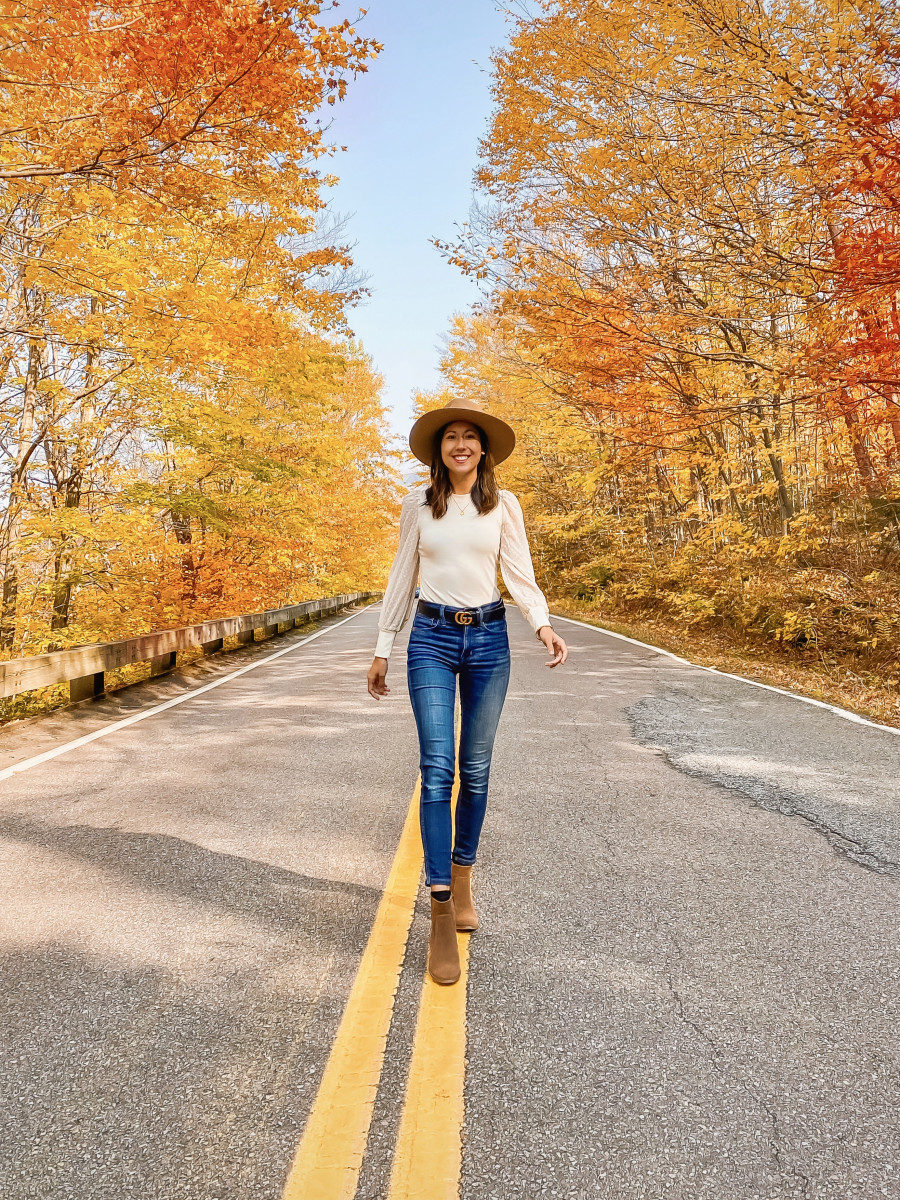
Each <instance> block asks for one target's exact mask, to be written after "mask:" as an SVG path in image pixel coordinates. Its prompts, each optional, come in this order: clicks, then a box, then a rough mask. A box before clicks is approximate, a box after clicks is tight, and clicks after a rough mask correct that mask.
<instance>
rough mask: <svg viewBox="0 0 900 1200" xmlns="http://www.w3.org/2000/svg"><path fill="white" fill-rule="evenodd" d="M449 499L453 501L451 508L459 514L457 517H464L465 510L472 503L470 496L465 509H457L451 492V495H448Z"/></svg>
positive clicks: (457, 506) (454, 497)
mask: <svg viewBox="0 0 900 1200" xmlns="http://www.w3.org/2000/svg"><path fill="white" fill-rule="evenodd" d="M450 499H451V500H452V501H453V507H454V508H455V509H456V511H457V512H458V513H459V515H460V516H461V517H464V516H465V515H466V509H467V508H468V507H469V505H470V504H471V503H472V500H471V496H470V498H469V499H468V500H467V501H466V504H465V508H460V507H459V505H458V504H457V503H456V496H455V495H454V494H453V492H451V493H450Z"/></svg>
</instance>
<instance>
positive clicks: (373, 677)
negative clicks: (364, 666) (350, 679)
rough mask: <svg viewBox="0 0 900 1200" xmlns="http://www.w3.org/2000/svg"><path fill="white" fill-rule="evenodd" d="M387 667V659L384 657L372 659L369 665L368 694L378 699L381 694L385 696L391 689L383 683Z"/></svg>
mask: <svg viewBox="0 0 900 1200" xmlns="http://www.w3.org/2000/svg"><path fill="white" fill-rule="evenodd" d="M387 669H388V660H387V659H386V658H373V659H372V665H371V667H369V674H368V677H367V682H368V685H369V695H370V696H374V697H375V699H376V700H380V699H381V697H382V696H386V695H387V694H388V692H389V691H390V690H391V689H390V688H389V687H388V685H387V684H386V683H385V677H386V676H387Z"/></svg>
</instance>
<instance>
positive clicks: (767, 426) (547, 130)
mask: <svg viewBox="0 0 900 1200" xmlns="http://www.w3.org/2000/svg"><path fill="white" fill-rule="evenodd" d="M898 52H900V26H898V15H897V10H896V7H895V6H892V5H888V4H886V3H884V2H883V0H871V2H869V0H867V2H866V3H863V4H859V5H850V4H848V3H846V2H845V0H828V2H826V3H825V4H815V5H813V4H811V3H810V2H809V0H784V2H783V3H778V4H775V5H766V6H764V7H761V6H759V5H756V4H752V3H749V2H748V0H686V2H685V3H683V4H678V5H675V4H670V3H666V2H663V0H659V2H654V3H651V4H649V5H648V4H645V3H641V4H638V3H630V2H629V0H625V3H618V2H617V3H612V0H574V2H573V3H567V4H565V5H563V4H560V3H555V2H552V0H547V2H546V3H540V4H534V5H532V6H530V7H529V9H528V10H527V11H525V12H524V13H520V15H519V16H518V18H517V19H516V22H515V26H514V30H513V36H512V38H511V40H510V44H509V46H508V48H506V49H504V50H502V51H501V52H500V53H498V54H497V56H496V58H495V65H494V99H495V110H494V114H493V118H492V122H491V125H490V129H489V132H488V135H487V137H486V138H485V140H484V142H483V145H482V165H481V168H480V170H479V173H478V179H479V181H480V184H481V186H482V189H483V192H484V198H483V200H482V202H481V203H480V206H479V209H478V210H477V211H476V212H475V213H474V215H473V218H472V221H471V224H470V226H469V227H468V229H467V230H466V232H465V235H464V236H463V237H462V238H461V239H460V241H459V243H458V244H456V245H453V246H447V247H445V249H446V252H447V253H448V255H449V257H450V258H451V259H452V260H453V261H454V262H455V263H456V264H457V265H459V266H461V267H462V268H463V269H464V270H467V271H470V272H472V273H473V274H475V275H477V276H479V277H480V278H482V279H483V280H484V281H485V284H486V286H487V287H488V288H489V290H490V295H489V299H488V301H487V302H486V304H485V305H484V306H483V308H482V312H481V315H480V316H479V317H477V318H476V320H475V324H474V325H473V326H471V327H467V328H460V329H457V330H456V332H455V335H454V337H453V339H452V340H451V347H450V352H449V355H448V360H447V363H446V364H445V370H446V372H447V377H448V380H450V381H451V386H453V387H465V386H468V385H467V384H466V383H464V382H462V381H461V376H460V363H461V362H466V363H467V364H468V366H467V367H466V371H465V372H464V374H467V375H468V377H469V378H470V379H471V378H473V377H477V376H479V375H481V376H482V377H483V376H484V375H485V373H487V374H488V375H490V374H492V373H495V368H496V364H497V362H498V361H502V363H503V364H504V365H503V373H504V374H505V376H506V379H507V385H506V387H507V393H509V388H512V393H514V394H515V395H516V397H517V400H516V403H517V405H518V413H519V421H520V423H521V422H523V421H524V422H525V423H526V425H527V426H528V427H529V428H534V430H535V433H536V434H537V433H538V431H540V430H544V431H545V434H546V436H544V437H543V438H540V437H538V436H535V438H534V444H535V447H536V450H537V449H538V448H539V450H540V452H539V453H537V452H535V453H533V454H532V453H531V452H530V451H529V454H528V458H529V469H528V470H527V471H525V472H524V474H523V478H524V479H525V480H528V479H530V480H532V481H533V482H532V483H531V485H530V490H531V491H532V492H533V493H534V494H535V506H536V508H537V509H538V510H541V511H546V512H551V511H552V514H553V518H554V519H553V520H549V521H547V522H546V526H547V528H548V530H550V529H553V530H556V531H561V530H565V529H569V530H572V529H573V528H574V529H577V528H578V527H581V528H584V529H585V531H586V533H585V536H584V538H579V537H578V535H577V533H567V534H566V536H565V537H563V536H562V534H561V533H560V534H559V537H558V544H557V543H554V545H552V546H551V545H550V543H549V542H548V543H545V544H544V553H545V555H546V556H547V560H548V562H549V561H552V562H553V564H554V570H555V571H556V578H557V580H558V584H557V586H559V583H562V584H564V587H565V588H566V589H569V590H570V593H571V592H572V591H579V590H582V591H584V590H587V591H591V589H592V587H593V584H592V582H591V581H592V580H593V581H594V582H596V581H597V580H606V581H607V582H608V581H609V580H610V579H611V578H612V577H613V576H616V577H617V579H618V581H619V584H617V585H616V586H619V585H621V587H622V588H623V589H626V581H628V582H627V587H629V588H631V589H632V593H633V597H634V598H635V600H636V602H637V601H639V602H640V603H644V602H646V603H647V604H651V605H653V604H659V605H660V606H662V607H666V606H668V607H669V608H670V609H671V610H672V611H680V612H683V613H686V614H688V615H689V616H690V615H691V614H693V617H696V619H698V620H706V619H713V618H715V617H716V614H717V613H718V614H721V613H724V612H727V613H728V614H729V619H732V618H733V619H734V620H735V621H736V623H738V624H740V623H743V625H747V624H752V623H753V622H756V623H757V624H758V625H759V627H760V628H765V629H766V630H767V631H768V632H769V633H770V634H774V635H776V636H778V637H779V638H781V637H786V638H788V639H797V640H799V641H803V642H804V643H805V644H811V643H812V641H813V640H814V639H815V638H816V636H817V626H816V617H815V613H814V612H813V610H814V609H815V608H816V604H817V602H811V603H809V604H807V603H801V601H800V599H799V598H798V597H795V596H794V595H792V591H791V589H792V588H793V587H794V584H790V583H785V584H784V588H781V587H780V585H779V588H775V589H774V590H773V589H772V588H771V587H769V584H770V583H771V579H769V581H768V583H767V584H766V585H762V584H760V585H759V586H758V587H757V585H756V584H754V583H752V581H753V580H757V579H759V578H760V577H761V576H760V572H763V573H765V571H768V570H769V567H770V566H771V568H772V569H773V570H774V569H776V567H777V568H779V569H781V568H784V569H785V570H788V569H790V570H797V571H807V572H810V571H811V572H813V573H816V572H819V574H818V575H817V576H816V578H817V579H818V580H819V582H818V584H816V585H815V586H812V595H813V596H814V595H815V594H816V587H820V588H821V589H822V591H823V594H824V593H829V589H832V590H833V588H834V587H837V586H838V585H837V583H836V582H834V581H832V578H831V576H830V575H829V571H830V569H831V564H833V563H835V562H836V561H837V560H841V568H842V569H843V570H845V571H847V570H852V572H853V573H854V576H855V577H857V578H858V577H861V576H862V575H866V574H867V573H868V575H871V574H872V571H873V569H877V570H893V569H894V567H893V566H892V564H893V563H895V561H896V553H897V547H898V530H900V523H898V508H897V498H898V495H900V474H898V470H897V451H896V446H897V443H896V441H895V436H894V425H893V420H894V417H895V415H896V409H895V400H894V396H893V391H892V384H891V382H890V381H891V379H892V377H893V371H894V368H895V365H896V355H895V353H894V345H895V343H894V341H893V339H894V337H895V330H896V325H895V323H894V322H895V312H896V309H895V303H896V295H897V284H898V279H897V275H896V270H895V269H893V268H894V267H895V266H896V257H894V258H892V257H891V256H892V253H893V251H892V247H893V246H894V238H895V233H894V231H895V228H896V224H895V223H896V194H895V193H894V192H892V191H891V189H892V187H893V186H894V185H893V182H892V181H893V179H894V178H895V167H896V161H897V159H896V155H895V142H894V140H893V135H895V130H896V121H895V116H896V107H895V105H896V99H895V97H896V79H897V55H898ZM484 322H486V323H487V328H488V330H489V335H490V336H489V340H490V341H492V342H493V348H492V350H491V353H490V354H488V355H487V358H486V357H485V353H486V344H487V343H486V340H485V337H486V335H485V332H484V329H483V328H482V329H481V330H480V331H479V323H484ZM476 335H477V336H476ZM498 348H499V349H498ZM486 363H490V364H492V365H491V366H490V369H488V367H487V366H486ZM551 413H552V414H553V415H552V418H551ZM561 422H562V423H563V424H564V425H567V426H571V427H572V429H573V430H576V431H578V434H579V437H578V439H577V444H578V449H577V450H576V449H574V448H570V449H569V450H568V451H567V452H565V453H563V454H561V455H556V454H555V453H554V452H552V451H550V450H549V449H548V441H552V440H553V439H554V438H555V437H557V436H558V434H559V426H560V423H561ZM585 439H587V440H588V442H589V443H590V446H591V453H590V454H589V455H588V456H587V457H586V456H585V453H584V449H585ZM548 456H549V457H550V458H551V459H555V460H556V461H555V462H554V463H553V465H552V467H551V466H549V465H548V463H547V461H546V459H547V457H548ZM567 457H568V458H569V463H568V468H567V467H566V462H565V460H566V458H567ZM551 477H556V479H557V484H556V485H554V486H553V487H551V486H550V479H551ZM561 480H564V486H561V487H560V486H559V483H560V481H561ZM538 481H539V482H538ZM545 505H546V506H549V508H545ZM552 537H554V538H555V537H557V534H556V533H554V534H552ZM811 579H812V576H810V575H807V576H806V580H807V583H810V581H811ZM600 586H605V585H598V588H599V587H600ZM767 588H768V595H769V597H773V596H775V593H776V592H779V591H781V592H783V595H779V596H778V598H777V603H776V602H775V601H774V600H773V603H771V604H768V603H767V602H766V600H765V598H764V593H765V592H766V590H767ZM594 590H595V591H596V590H597V588H594ZM626 590H627V589H626ZM623 594H624V593H623ZM823 604H824V601H823ZM754 605H755V608H754ZM754 614H755V615H754ZM810 614H812V615H810ZM693 617H692V618H691V619H693ZM873 620H874V618H873ZM849 624H853V625H854V637H855V638H856V640H857V641H858V642H859V644H871V643H874V642H875V641H879V640H884V635H883V633H879V632H878V630H876V628H875V624H873V621H867V620H862V621H860V622H858V623H854V622H849Z"/></svg>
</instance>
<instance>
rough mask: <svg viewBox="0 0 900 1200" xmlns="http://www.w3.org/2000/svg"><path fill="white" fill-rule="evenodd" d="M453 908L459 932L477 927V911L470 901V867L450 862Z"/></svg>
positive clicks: (470, 930) (471, 930)
mask: <svg viewBox="0 0 900 1200" xmlns="http://www.w3.org/2000/svg"><path fill="white" fill-rule="evenodd" d="M450 875H451V878H452V881H453V882H452V883H451V884H450V891H451V894H452V896H453V908H454V910H455V912H456V928H457V929H458V930H459V931H460V933H474V932H475V930H476V929H477V928H478V913H477V912H476V911H475V904H474V903H473V901H472V868H471V867H461V866H460V865H459V864H458V863H451V864H450Z"/></svg>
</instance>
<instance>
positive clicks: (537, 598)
mask: <svg viewBox="0 0 900 1200" xmlns="http://www.w3.org/2000/svg"><path fill="white" fill-rule="evenodd" d="M500 503H501V504H502V505H503V522H502V524H501V526H500V573H501V574H502V576H503V582H504V583H505V584H506V586H507V588H508V589H509V594H510V595H511V596H512V598H513V600H515V602H516V604H518V606H519V611H520V612H521V614H522V616H523V617H524V618H525V620H526V621H527V622H528V624H529V625H530V626H531V628H532V629H533V630H534V631H535V633H537V631H538V630H539V629H540V628H541V626H542V625H549V624H550V611H549V609H548V607H547V600H546V597H545V596H544V593H543V592H542V591H541V589H540V588H539V587H538V585H537V581H536V580H535V578H534V567H533V565H532V562H531V551H530V550H529V549H528V536H527V534H526V533H525V520H524V518H523V516H522V506H521V505H520V504H519V501H518V500H517V499H516V498H515V496H514V495H513V494H512V492H501V493H500Z"/></svg>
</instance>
